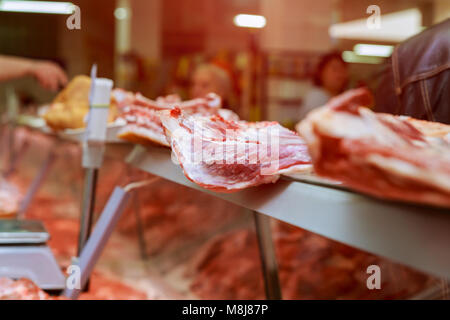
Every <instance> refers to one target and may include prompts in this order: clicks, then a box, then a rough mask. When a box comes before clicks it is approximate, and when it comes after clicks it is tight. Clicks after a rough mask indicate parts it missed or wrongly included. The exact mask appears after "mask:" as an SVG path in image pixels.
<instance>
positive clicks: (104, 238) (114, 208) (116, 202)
mask: <svg viewBox="0 0 450 320" xmlns="http://www.w3.org/2000/svg"><path fill="white" fill-rule="evenodd" d="M129 198H130V193H129V192H127V191H126V190H124V189H122V188H120V187H116V188H115V189H114V191H113V193H112V195H111V196H110V198H109V199H108V202H107V203H106V205H105V208H104V209H103V211H102V213H101V215H100V218H99V219H98V222H97V224H96V225H95V229H94V231H93V232H92V235H91V236H90V237H89V239H88V240H87V242H86V246H85V247H84V249H83V251H82V252H81V255H80V257H79V259H78V267H79V268H80V277H81V279H80V286H79V287H78V288H67V289H66V290H65V291H64V296H66V297H68V298H70V299H77V298H78V296H79V295H80V293H81V291H82V290H81V289H82V288H83V287H85V286H86V285H87V283H88V281H89V280H88V279H89V277H90V275H91V273H92V270H93V269H94V267H95V264H96V263H97V261H98V259H99V258H100V256H101V254H102V252H103V250H104V249H105V246H106V243H107V242H108V239H109V238H110V236H111V233H112V232H113V230H114V228H115V227H116V225H117V222H118V221H119V218H120V216H121V214H122V212H123V210H124V208H125V206H126V204H127V201H128V199H129Z"/></svg>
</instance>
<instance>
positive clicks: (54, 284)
mask: <svg viewBox="0 0 450 320" xmlns="http://www.w3.org/2000/svg"><path fill="white" fill-rule="evenodd" d="M49 239H50V236H49V234H48V232H47V230H45V228H44V225H43V224H42V222H40V221H31V220H0V278H1V277H7V278H12V279H20V278H27V279H30V280H32V281H33V282H34V283H36V284H37V285H38V286H39V287H40V288H42V289H43V290H46V291H49V292H55V293H57V292H61V291H62V290H64V288H65V277H64V275H63V273H62V271H61V269H60V267H59V265H58V263H57V262H56V260H55V258H54V256H53V253H52V252H51V250H50V248H49V247H48V246H47V241H48V240H49Z"/></svg>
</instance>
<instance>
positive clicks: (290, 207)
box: [29, 128, 450, 298]
mask: <svg viewBox="0 0 450 320" xmlns="http://www.w3.org/2000/svg"><path fill="white" fill-rule="evenodd" d="M33 129H36V128H33ZM38 130H39V131H41V132H44V133H48V132H45V130H42V129H38ZM56 137H57V140H61V141H71V142H80V141H81V138H79V139H77V138H69V137H67V136H56ZM80 137H81V136H80ZM106 150H107V153H108V155H109V156H112V157H114V158H115V159H122V160H123V161H125V162H126V163H128V164H130V165H131V166H133V167H136V168H138V169H140V170H142V171H145V172H147V173H151V174H153V175H156V176H159V177H161V178H163V179H166V180H169V181H172V182H175V183H177V184H180V185H184V186H187V187H189V188H193V189H196V190H199V191H202V192H206V193H208V194H210V195H213V196H215V197H218V198H221V199H223V200H226V201H229V202H231V203H233V204H235V205H238V206H241V207H244V208H247V209H249V210H252V211H254V212H255V222H256V227H257V231H258V240H259V242H258V243H259V246H260V249H261V250H260V251H261V259H262V265H263V271H264V276H265V284H266V294H267V297H268V298H280V297H281V293H280V287H279V281H278V275H277V274H276V267H277V263H276V258H275V254H274V252H273V251H274V250H273V244H272V240H271V233H270V228H268V219H267V217H272V218H275V219H277V220H280V221H283V222H286V223H289V224H291V225H294V226H298V227H300V228H303V229H305V230H308V231H311V232H314V233H317V234H319V235H322V236H325V237H327V238H330V239H333V240H337V241H340V242H342V243H344V244H348V245H350V246H353V247H356V248H359V249H362V250H365V251H368V252H371V253H374V254H377V255H380V256H384V257H387V258H389V259H391V260H393V261H397V262H400V263H402V264H405V265H407V266H411V267H413V268H416V269H418V270H422V271H425V272H427V273H430V274H433V275H436V276H439V277H444V278H448V277H450V252H449V251H448V245H449V244H450V234H449V233H448V230H450V215H449V212H448V210H445V209H439V208H431V207H426V206H416V205H410V204H401V203H394V202H387V201H383V200H377V199H374V198H371V197H367V196H364V195H360V194H357V193H354V192H351V191H348V190H345V189H343V188H341V187H340V186H339V185H335V184H330V183H328V182H326V181H325V182H324V181H321V180H315V179H310V178H309V177H304V178H302V177H297V178H290V177H284V178H283V179H280V180H279V181H278V182H277V183H276V184H271V185H264V186H260V187H256V188H250V189H246V190H242V191H240V192H237V193H233V194H221V193H214V192H211V191H208V190H205V189H203V188H201V187H199V186H198V185H196V184H194V183H192V182H191V181H189V180H188V179H187V178H186V177H185V176H184V175H183V173H182V170H181V168H180V167H179V166H177V165H175V164H174V163H173V162H172V160H171V151H170V150H169V149H166V148H161V147H145V148H144V147H142V146H134V147H133V145H130V144H116V143H108V144H107V149H106ZM130 151H131V153H130ZM47 169H48V168H47ZM43 176H44V175H43ZM38 177H39V175H38V176H37V178H38ZM41 182H42V181H41ZM37 185H39V184H37ZM33 192H36V190H33ZM122 196H123V194H122ZM112 197H114V194H113V196H112ZM123 198H126V197H124V196H123ZM29 200H30V199H29ZM113 200H114V199H113ZM115 203H116V205H117V206H119V202H117V201H116V202H115ZM112 206H114V201H112ZM106 209H107V208H105V210H106ZM115 209H117V208H112V209H111V208H109V211H110V212H115V211H117V210H115ZM106 211H108V210H106ZM104 212H105V211H104ZM258 213H259V214H258ZM108 223H109V222H108V221H105V225H108ZM109 225H111V224H109ZM106 229H107V228H103V234H100V235H98V236H99V237H98V239H102V241H104V240H105V239H107V237H108V232H106ZM109 231H110V230H109ZM105 237H106V238H105ZM96 249H97V248H96ZM94 251H96V250H94ZM95 253H96V254H97V255H98V254H99V253H98V252H95ZM90 263H92V261H90Z"/></svg>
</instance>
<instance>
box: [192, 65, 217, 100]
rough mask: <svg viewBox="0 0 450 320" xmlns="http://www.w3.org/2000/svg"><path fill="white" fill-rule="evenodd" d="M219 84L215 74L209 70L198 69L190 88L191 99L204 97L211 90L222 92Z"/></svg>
mask: <svg viewBox="0 0 450 320" xmlns="http://www.w3.org/2000/svg"><path fill="white" fill-rule="evenodd" d="M218 91H220V90H219V88H218V85H217V81H216V79H215V78H214V75H213V74H212V73H211V72H209V71H208V70H197V71H196V72H195V73H194V75H193V77H192V83H191V89H190V96H191V99H194V98H202V97H204V96H206V95H207V94H208V93H210V92H214V93H216V94H219V95H220V94H222V92H218Z"/></svg>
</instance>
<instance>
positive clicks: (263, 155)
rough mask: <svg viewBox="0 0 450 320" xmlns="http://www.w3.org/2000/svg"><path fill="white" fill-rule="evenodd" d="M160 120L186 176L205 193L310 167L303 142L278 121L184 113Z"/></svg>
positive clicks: (175, 111) (164, 113)
mask: <svg viewBox="0 0 450 320" xmlns="http://www.w3.org/2000/svg"><path fill="white" fill-rule="evenodd" d="M161 121H162V123H163V126H164V128H165V129H166V135H167V138H168V140H169V141H170V143H171V147H172V152H174V154H175V155H176V157H177V160H178V162H179V163H180V165H181V167H182V168H183V170H184V174H185V175H186V177H187V178H188V179H190V180H191V181H193V182H195V183H197V184H198V185H200V186H202V187H204V188H206V189H210V190H214V191H217V192H233V191H238V190H240V189H244V188H248V187H252V186H257V185H260V184H264V183H270V182H275V181H277V180H278V178H279V175H280V174H281V173H287V172H288V171H294V170H302V169H305V167H307V166H309V165H310V163H311V160H310V157H309V155H308V151H307V147H306V145H305V143H304V142H303V140H302V139H301V138H300V137H299V136H298V135H297V134H296V133H295V132H292V131H290V130H288V129H286V128H284V127H282V126H280V125H279V124H278V123H277V122H257V123H250V122H245V121H227V120H225V119H223V118H222V117H220V116H209V117H199V116H195V117H191V116H189V115H186V114H185V113H184V112H183V111H182V110H180V109H173V110H169V111H162V112H161Z"/></svg>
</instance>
